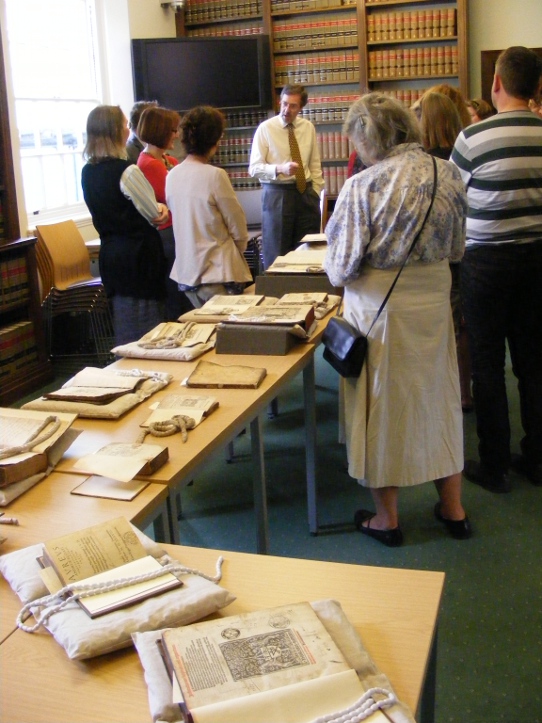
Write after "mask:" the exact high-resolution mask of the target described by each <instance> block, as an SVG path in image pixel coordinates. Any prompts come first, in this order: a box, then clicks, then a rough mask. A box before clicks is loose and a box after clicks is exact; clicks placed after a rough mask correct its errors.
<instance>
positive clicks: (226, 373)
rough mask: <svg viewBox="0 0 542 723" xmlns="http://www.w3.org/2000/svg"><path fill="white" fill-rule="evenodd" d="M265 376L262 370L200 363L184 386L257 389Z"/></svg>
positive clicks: (265, 371) (264, 371)
mask: <svg viewBox="0 0 542 723" xmlns="http://www.w3.org/2000/svg"><path fill="white" fill-rule="evenodd" d="M266 375H267V369H263V368H258V367H247V366H240V365H234V364H229V365H222V364H215V363H214V362H206V361H200V362H198V365H197V367H196V368H195V369H194V371H193V372H192V374H191V375H190V376H189V377H188V379H187V382H186V384H187V386H188V387H200V388H208V389H213V388H215V389H222V388H223V389H228V388H230V389H257V388H258V387H259V386H260V384H261V383H262V381H263V379H265V376H266Z"/></svg>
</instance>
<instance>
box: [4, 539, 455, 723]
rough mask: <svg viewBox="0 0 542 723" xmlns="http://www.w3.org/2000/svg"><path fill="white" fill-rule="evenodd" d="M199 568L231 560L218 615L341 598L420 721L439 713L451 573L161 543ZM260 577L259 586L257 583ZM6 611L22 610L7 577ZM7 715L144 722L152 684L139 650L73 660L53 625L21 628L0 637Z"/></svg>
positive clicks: (81, 722)
mask: <svg viewBox="0 0 542 723" xmlns="http://www.w3.org/2000/svg"><path fill="white" fill-rule="evenodd" d="M164 549H166V550H167V551H168V552H169V553H170V554H171V555H172V556H173V557H175V556H177V557H179V558H180V559H182V560H183V561H184V562H185V563H188V564H190V565H192V566H194V567H197V568H198V569H200V570H204V571H207V572H209V571H212V570H213V569H214V565H215V562H216V559H217V557H218V555H220V554H222V555H223V556H224V558H225V562H224V565H223V578H222V583H221V584H222V585H223V586H224V587H225V588H227V589H228V590H229V591H230V592H232V593H233V594H234V595H236V596H237V600H236V601H235V602H234V603H232V604H231V605H229V606H228V607H226V608H224V609H223V610H222V611H221V612H220V613H219V614H220V615H235V614H238V613H241V612H245V611H249V610H257V609H263V608H266V607H273V606H276V605H282V604H288V603H291V602H294V601H302V600H307V601H315V600H321V599H326V598H333V599H335V600H338V601H339V602H340V604H341V606H342V607H343V610H344V612H345V614H346V616H347V617H348V619H349V620H350V622H351V623H352V625H353V626H354V627H355V629H356V630H357V632H358V633H359V635H360V637H361V639H362V641H363V644H364V646H365V648H366V649H367V652H368V653H369V655H370V656H371V658H372V659H373V660H374V662H375V664H376V665H377V666H378V668H379V669H380V670H382V671H383V672H384V673H386V675H387V676H388V678H389V680H390V682H391V684H392V685H393V687H394V689H395V692H396V694H397V695H398V697H399V698H400V699H401V700H402V701H403V702H404V703H406V704H407V705H408V706H409V707H410V709H411V710H412V711H413V713H414V715H415V716H416V720H417V721H419V723H429V721H432V720H434V686H435V678H434V672H435V655H436V630H437V617H438V610H439V605H440V599H441V595H442V589H443V585H444V573H441V572H427V571H420V570H401V569H392V568H383V567H368V566H364V565H346V564H342V563H333V562H318V561H314V560H299V559H295V558H281V557H280V558H279V557H273V556H261V555H253V554H246V553H235V552H220V551H218V550H206V549H200V548H190V547H176V546H173V545H164ZM258 583H259V584H258ZM0 600H1V602H2V606H1V607H2V616H4V614H5V613H4V611H6V610H18V608H19V606H18V604H17V600H16V598H15V595H14V593H13V592H12V591H11V590H10V588H9V586H8V585H7V583H6V582H5V580H3V579H1V580H0ZM0 669H1V670H2V676H1V683H0V686H1V688H0V718H1V719H2V720H5V721H10V723H28V721H32V722H33V723H102V722H103V723H143V722H144V721H150V713H149V706H148V700H147V686H146V684H145V681H144V678H143V670H142V667H141V664H140V661H139V657H138V655H137V653H136V651H135V650H134V649H133V648H130V649H127V650H124V651H120V652H117V653H112V654H109V655H103V656H100V657H98V658H94V659H92V660H90V661H86V662H79V663H78V662H74V661H70V660H69V659H68V657H67V656H66V654H65V652H64V650H63V649H62V648H61V647H60V646H59V645H58V644H57V643H56V642H55V641H54V639H53V638H52V637H51V636H49V635H48V634H46V633H39V634H33V635H31V634H28V633H24V632H23V631H21V630H15V631H14V632H12V634H11V635H8V637H4V639H3V642H2V644H1V645H0Z"/></svg>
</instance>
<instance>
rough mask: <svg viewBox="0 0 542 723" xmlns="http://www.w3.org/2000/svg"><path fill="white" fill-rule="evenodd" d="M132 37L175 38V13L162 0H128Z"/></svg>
mask: <svg viewBox="0 0 542 723" xmlns="http://www.w3.org/2000/svg"><path fill="white" fill-rule="evenodd" d="M128 12H129V15H130V37H131V38H174V37H175V13H174V11H173V10H170V9H169V8H162V7H161V6H160V0H128Z"/></svg>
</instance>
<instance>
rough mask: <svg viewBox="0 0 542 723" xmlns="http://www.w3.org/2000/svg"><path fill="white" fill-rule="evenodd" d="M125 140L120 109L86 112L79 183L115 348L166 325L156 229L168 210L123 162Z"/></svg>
mask: <svg viewBox="0 0 542 723" xmlns="http://www.w3.org/2000/svg"><path fill="white" fill-rule="evenodd" d="M127 137H128V126H127V121H126V117H125V116H124V113H123V112H122V110H121V109H120V107H118V106H107V105H102V106H98V107H96V108H94V109H93V110H92V111H91V112H90V114H89V116H88V119H87V143H86V146H85V150H84V158H85V160H86V161H87V163H86V165H85V166H84V167H83V171H82V174H81V184H82V187H83V195H84V198H85V202H86V204H87V206H88V208H89V210H90V213H91V216H92V223H93V224H94V227H95V228H96V230H97V232H98V233H99V235H100V241H101V245H100V258H99V264H100V275H101V277H102V282H103V285H104V287H105V290H106V292H107V295H108V296H109V297H110V298H111V299H112V304H113V318H114V327H115V344H117V345H118V344H125V343H128V342H131V341H136V340H137V339H139V338H140V337H141V336H143V334H145V333H146V332H148V331H150V329H152V328H154V327H155V326H156V325H157V324H159V323H160V322H162V321H163V320H164V314H163V299H164V297H165V281H164V279H165V264H166V260H165V257H164V252H163V248H162V242H161V239H160V235H159V233H158V231H157V229H156V226H158V225H159V224H160V223H163V222H164V220H167V217H168V211H167V207H166V206H165V205H164V204H159V203H157V202H156V198H155V195H154V191H153V189H152V187H151V185H150V184H149V182H148V181H147V179H146V178H145V177H144V175H143V174H142V172H141V171H140V170H139V168H138V167H137V166H135V165H133V164H131V163H130V161H128V160H127V159H126V148H125V145H126V139H127Z"/></svg>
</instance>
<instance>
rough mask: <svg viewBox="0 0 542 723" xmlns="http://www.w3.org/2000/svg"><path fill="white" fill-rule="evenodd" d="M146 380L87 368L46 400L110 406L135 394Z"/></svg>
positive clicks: (44, 396) (49, 394)
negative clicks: (127, 395) (125, 395)
mask: <svg viewBox="0 0 542 723" xmlns="http://www.w3.org/2000/svg"><path fill="white" fill-rule="evenodd" d="M143 380H144V377H142V376H133V375H128V374H127V375H120V374H116V373H115V372H111V371H108V370H106V369H96V368H93V367H85V368H84V369H82V370H81V371H80V372H78V373H77V374H76V375H75V376H74V377H72V378H71V379H69V380H68V381H67V382H66V383H65V384H63V386H62V387H61V389H57V390H55V391H52V392H48V393H47V394H44V395H43V398H44V399H50V400H54V401H69V402H85V403H87V404H109V402H112V401H114V400H115V399H118V398H119V397H121V396H123V395H124V394H129V393H131V392H133V391H134V390H135V389H136V388H137V387H138V386H139V385H140V384H141V383H142V382H143Z"/></svg>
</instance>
